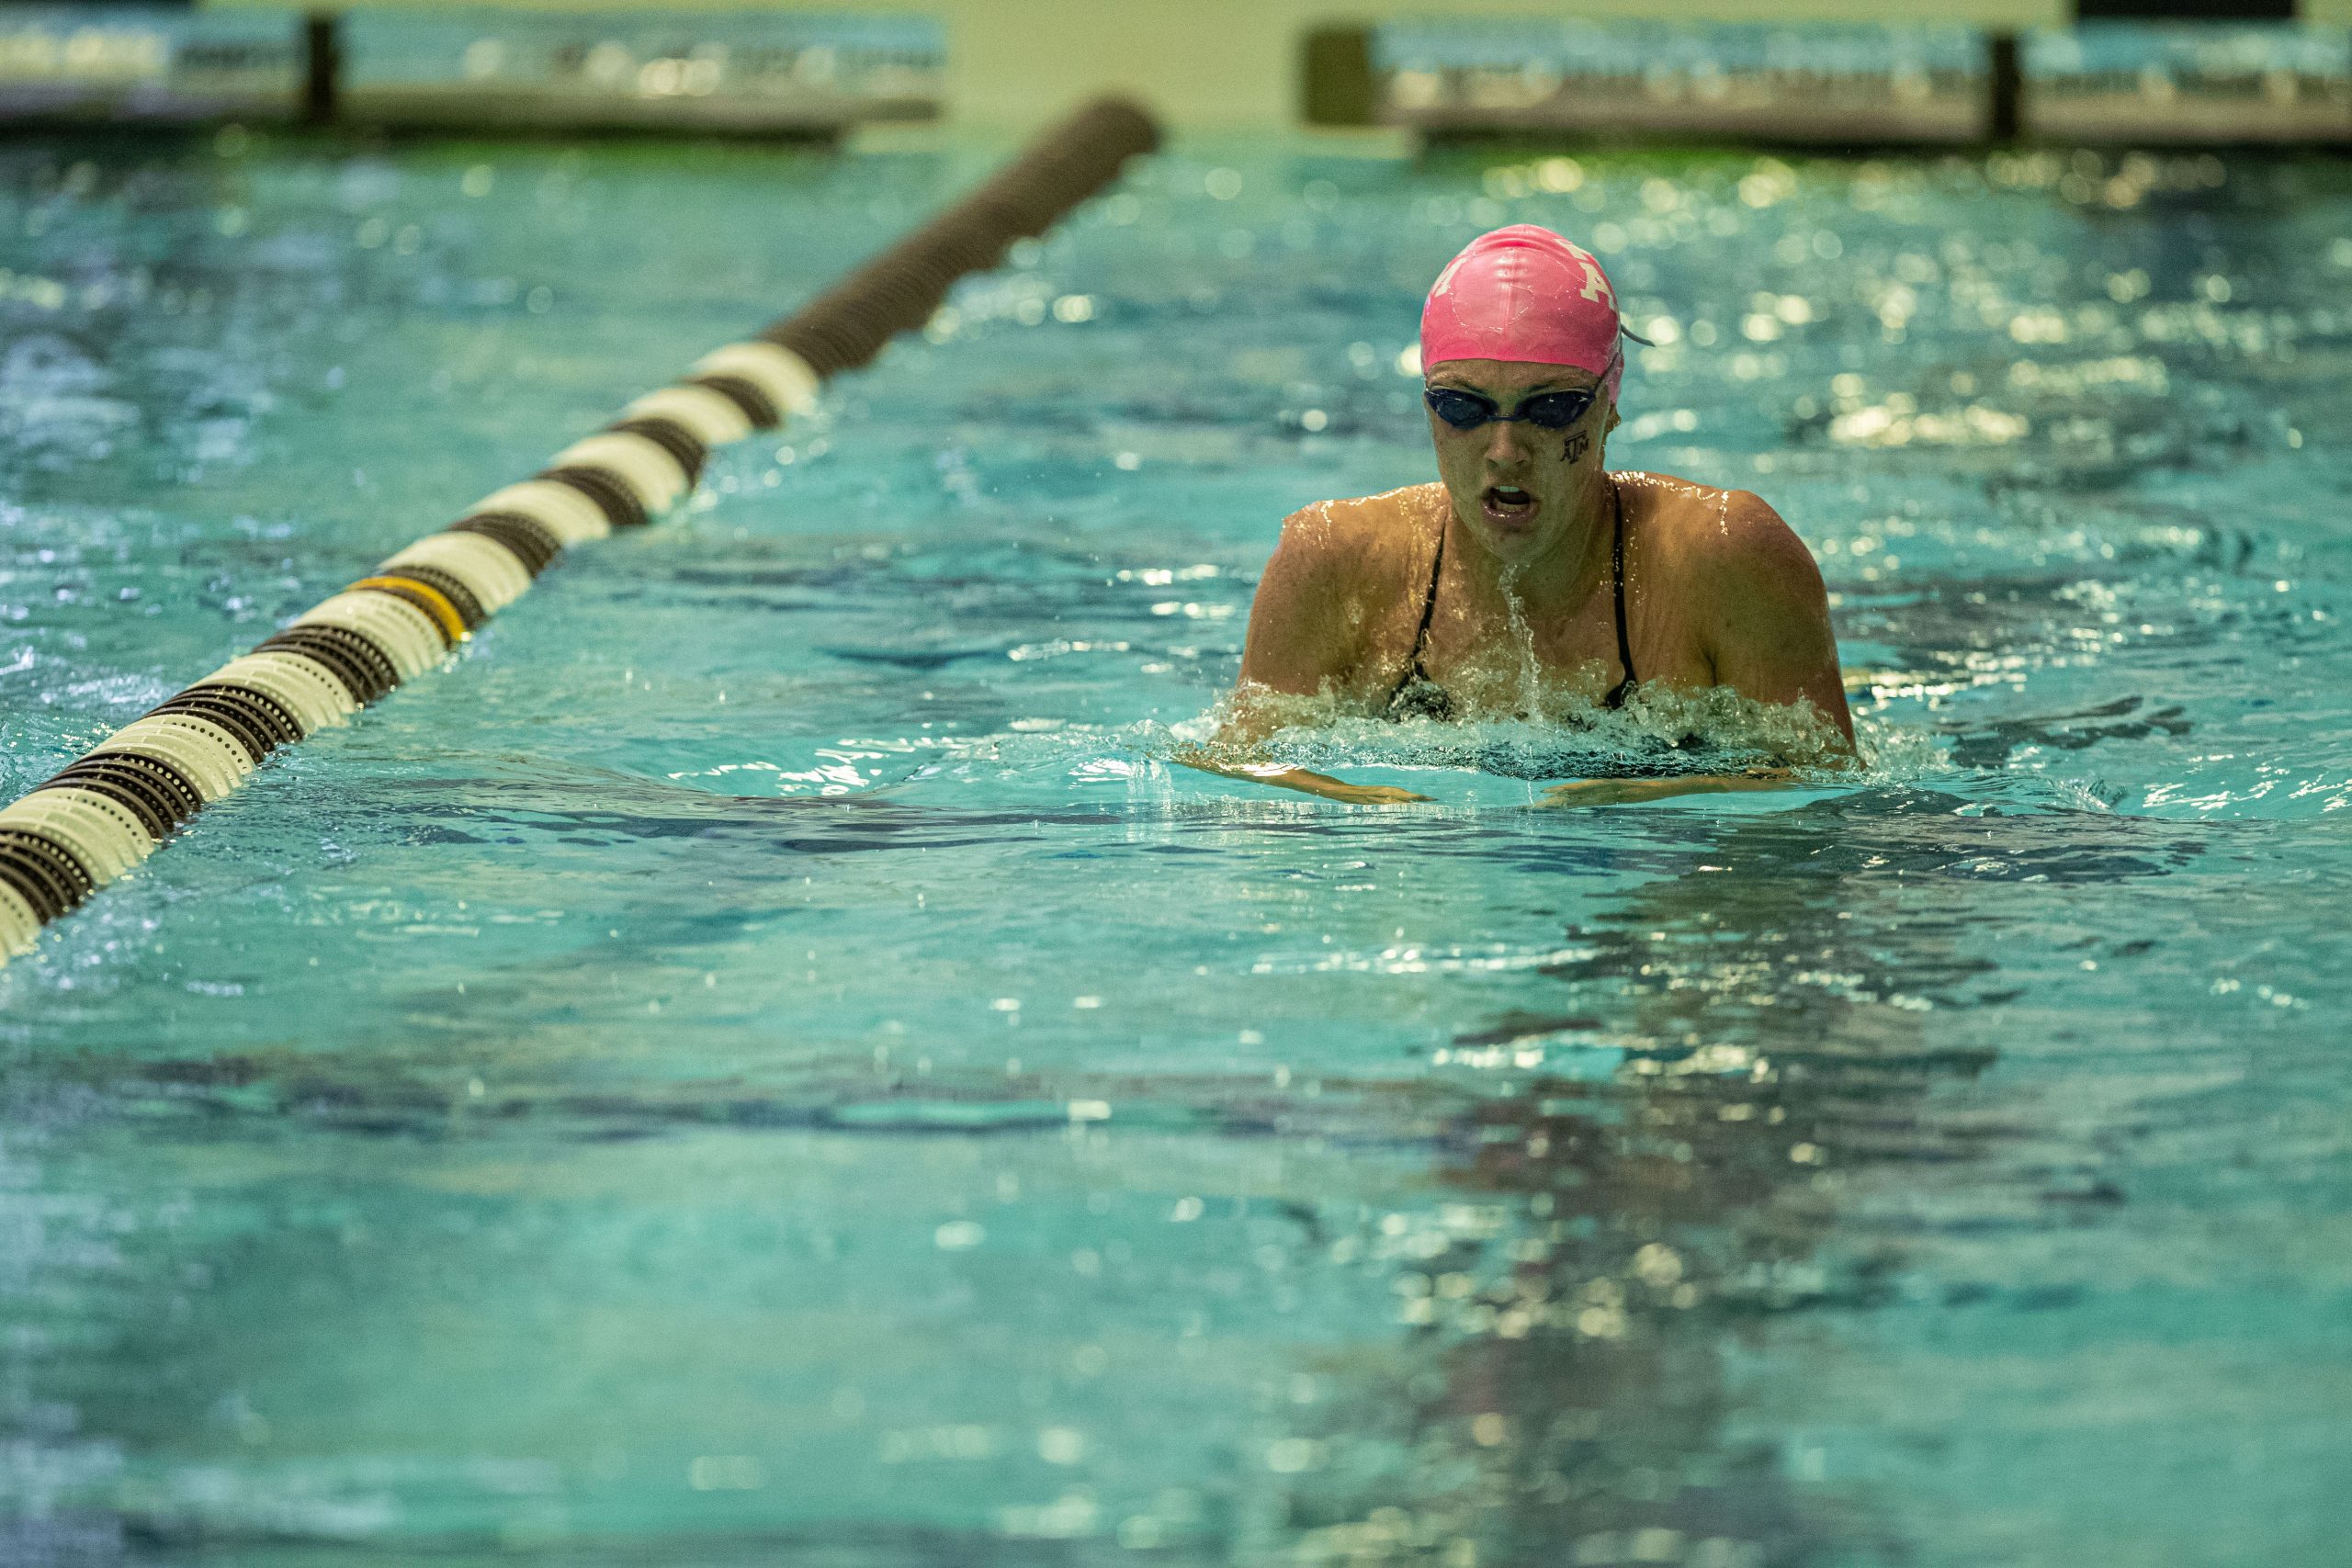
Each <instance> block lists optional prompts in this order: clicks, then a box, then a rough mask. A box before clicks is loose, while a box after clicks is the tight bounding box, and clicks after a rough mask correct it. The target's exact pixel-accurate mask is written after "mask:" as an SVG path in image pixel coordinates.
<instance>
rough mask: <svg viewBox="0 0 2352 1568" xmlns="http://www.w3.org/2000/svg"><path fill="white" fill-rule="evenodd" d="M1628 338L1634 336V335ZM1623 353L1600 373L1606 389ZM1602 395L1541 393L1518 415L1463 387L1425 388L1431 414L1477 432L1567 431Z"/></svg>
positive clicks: (1594, 391) (1593, 392)
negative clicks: (1502, 427) (1515, 427)
mask: <svg viewBox="0 0 2352 1568" xmlns="http://www.w3.org/2000/svg"><path fill="white" fill-rule="evenodd" d="M1620 330H1621V331H1622V330H1623V329H1622V328H1621V329H1620ZM1625 335H1626V336H1627V337H1634V334H1633V333H1625ZM1648 341H1649V340H1648V339H1646V338H1634V342H1636V343H1646V342H1648ZM1622 354H1623V349H1622V348H1621V349H1620V350H1619V351H1618V353H1617V354H1612V355H1610V356H1609V364H1608V365H1607V367H1604V368H1603V369H1602V370H1601V372H1600V379H1601V383H1602V385H1603V386H1605V385H1607V384H1608V381H1609V373H1610V371H1611V370H1614V369H1616V368H1617V360H1618V358H1619V355H1622ZM1599 397H1600V387H1588V388H1585V389H1581V390H1578V391H1573V392H1540V393H1538V394H1536V395H1535V396H1534V397H1532V398H1530V399H1528V400H1526V401H1525V402H1523V403H1521V404H1520V405H1519V408H1518V410H1517V411H1516V412H1511V413H1505V412H1503V411H1502V405H1501V404H1500V403H1498V402H1496V401H1495V400H1494V399H1492V398H1490V397H1487V396H1486V395H1485V394H1483V393H1480V392H1465V391H1464V390H1463V389H1461V388H1459V387H1424V388H1422V389H1421V401H1423V402H1425V403H1427V404H1429V406H1430V412H1431V413H1433V414H1435V415H1437V416H1438V418H1440V419H1442V420H1443V421H1445V423H1448V424H1450V425H1452V426H1453V428H1454V429H1456V430H1476V429H1477V428H1478V427H1479V426H1480V425H1482V424H1517V423H1521V422H1522V421H1524V422H1525V423H1529V424H1532V425H1533V426H1534V427H1535V428H1536V429H1538V430H1566V429H1567V427H1568V426H1570V425H1572V424H1574V423H1576V422H1577V421H1578V420H1580V419H1582V418H1583V417H1584V416H1585V411H1586V410H1588V409H1589V408H1591V407H1592V405H1593V401H1594V400H1595V399H1597V398H1599Z"/></svg>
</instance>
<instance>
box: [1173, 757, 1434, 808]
mask: <svg viewBox="0 0 2352 1568" xmlns="http://www.w3.org/2000/svg"><path fill="white" fill-rule="evenodd" d="M1174 760H1175V761H1179V762H1182V763H1183V764H1184V766H1186V767H1188V768H1198V769H1200V771H1201V772H1203V773H1221V774H1223V775H1224V776H1225V777H1227V778H1229V779H1247V780H1249V781H1250V783H1251V784H1267V785H1271V786H1272V787H1273V788H1275V789H1295V790H1297V791H1298V792H1299V793H1300V794H1302V795H1320V796H1321V797H1322V798H1323V799H1325V800H1336V801H1338V802H1339V803H1340V805H1342V806H1409V805H1411V804H1412V803H1413V802H1415V801H1426V800H1428V799H1429V798H1430V797H1429V796H1428V795H1415V794H1414V793H1413V792H1412V791H1411V790H1409V789H1398V788H1397V786H1395V785H1394V784H1350V783H1348V781H1347V780H1345V779H1335V778H1333V777H1332V776H1331V775H1330V774H1329V773H1310V772H1308V771H1307V770H1306V769H1305V768H1292V767H1285V766H1284V765H1283V764H1282V763H1280V762H1242V761H1217V760H1216V759H1215V758H1213V757H1212V756H1210V755H1209V753H1207V752H1206V751H1204V750H1200V749H1199V748H1198V747H1193V748H1190V749H1188V750H1182V751H1179V752H1177V753H1176V756H1175V759H1174Z"/></svg>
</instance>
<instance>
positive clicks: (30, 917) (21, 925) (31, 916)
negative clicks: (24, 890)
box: [0, 882, 40, 958]
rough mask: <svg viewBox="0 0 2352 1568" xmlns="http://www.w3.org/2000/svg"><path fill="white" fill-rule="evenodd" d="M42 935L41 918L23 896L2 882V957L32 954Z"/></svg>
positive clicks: (0, 951) (0, 935)
mask: <svg viewBox="0 0 2352 1568" xmlns="http://www.w3.org/2000/svg"><path fill="white" fill-rule="evenodd" d="M39 936H40V915H39V914H37V913H35V912H34V909H33V907H32V906H31V905H30V904H28V903H26V902H25V897H24V895H23V894H21V893H19V892H17V890H16V889H15V888H13V887H11V886H8V885H7V884H6V883H5V882H0V956H5V957H11V958H13V957H15V956H17V954H19V953H30V952H31V951H32V950H33V943H34V941H35V939H37V938H38V937H39Z"/></svg>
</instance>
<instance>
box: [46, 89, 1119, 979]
mask: <svg viewBox="0 0 2352 1568" xmlns="http://www.w3.org/2000/svg"><path fill="white" fill-rule="evenodd" d="M1158 144H1159V130H1158V128H1157V127H1156V126H1154V125H1153V123H1152V121H1151V119H1150V118H1149V117H1148V116H1147V115H1146V114H1145V113H1144V112H1143V111H1142V110H1141V109H1139V108H1137V107H1135V106H1134V105H1132V104H1129V103H1125V102H1124V101H1121V100H1117V99H1105V100H1103V101H1102V102H1099V103H1095V104H1091V105H1090V106H1088V107H1085V108H1083V109H1081V110H1080V111H1079V112H1078V113H1077V114H1075V115H1073V116H1072V117H1071V118H1069V119H1067V120H1065V121H1063V122H1062V123H1061V124H1060V125H1058V126H1057V127H1056V128H1054V129H1053V130H1050V131H1048V132H1046V134H1045V135H1044V136H1042V137H1040V138H1039V139H1038V140H1037V141H1035V143H1033V144H1032V145H1031V146H1030V147H1029V148H1028V149H1027V150H1026V151H1024V152H1023V153H1022V154H1021V155H1020V156H1019V157H1018V158H1016V159H1014V160H1013V162H1012V163H1011V164H1007V165H1006V166H1005V167H1004V168H1003V169H1001V170H1000V171H998V173H997V174H996V175H993V176H992V177H991V178H989V180H988V181H987V183H985V184H984V185H982V186H979V187H978V189H977V190H975V191H973V192H972V193H971V194H970V195H968V196H967V197H964V199H962V200H961V201H959V202H957V203H956V205H955V206H953V207H951V208H949V209H946V210H945V211H944V212H942V213H940V214H939V215H938V216H937V217H936V218H933V220H931V221H930V222H929V223H926V224H925V225H923V226H922V228H921V229H918V230H916V231H914V232H913V233H911V234H910V235H908V236H907V237H906V238H905V239H903V240H901V241H899V243H897V244H895V245H893V246H892V247H890V249H888V251H885V252H884V253H883V254H880V255H878V256H876V257H875V258H874V259H873V260H871V261H869V262H867V263H866V264H865V265H864V266H862V267H860V268H858V269H857V270H856V271H855V272H854V273H852V274H851V275H850V276H848V277H847V278H845V279H843V280H842V282H841V283H839V284H837V285H836V286H835V287H834V288H832V289H831V290H830V291H829V292H827V293H825V294H824V295H822V296H820V298H818V299H816V300H814V301H812V302H811V303H810V304H809V305H808V306H807V307H806V308H804V309H802V310H798V311H796V312H795V313H794V314H792V315H791V316H788V317H786V318H785V319H784V320H783V321H778V322H776V323H775V324H774V325H773V326H771V327H769V328H768V329H767V330H766V331H764V332H763V333H760V334H759V335H758V336H756V337H752V338H748V339H745V340H744V341H742V342H741V343H732V344H728V345H727V346H726V347H724V348H721V349H718V351H716V352H715V353H712V354H707V355H704V356H703V357H702V358H701V359H700V360H699V361H697V362H696V363H695V366H694V367H692V368H691V369H690V370H689V371H688V372H687V373H686V375H685V376H684V378H682V379H681V380H679V381H678V382H676V383H675V384H674V385H672V386H668V387H664V388H662V389H661V390H659V391H656V392H650V393H648V394H646V395H645V396H644V397H641V398H639V399H638V400H636V401H635V402H633V403H631V404H629V405H628V407H627V408H626V409H623V410H622V411H621V415H620V417H619V418H618V419H616V420H615V421H614V422H613V423H610V424H608V425H606V426H605V428H604V429H603V430H600V431H598V432H597V433H596V434H594V435H591V436H589V437H588V438H587V439H585V440H583V441H579V442H575V443H574V444H573V445H571V446H568V447H566V448H565V449H564V450H563V451H561V452H559V453H557V454H556V456H555V458H554V460H553V461H552V462H551V463H549V464H548V467H547V468H544V469H542V470H541V471H540V472H539V473H538V474H537V475H536V476H535V477H533V478H531V479H526V480H524V481H523V482H522V483H520V484H514V485H509V486H507V487H506V488H505V489H503V490H502V491H496V492H494V493H493V494H492V495H489V496H486V497H484V498H483V499H482V500H481V501H480V502H477V503H475V504H474V505H473V506H472V507H469V509H468V510H467V512H466V514H465V515H464V516H463V517H461V518H459V519H458V521H457V522H456V523H453V524H451V525H449V526H448V527H447V528H445V529H443V530H442V531H441V532H439V533H437V534H429V535H427V536H424V538H422V539H419V540H418V541H416V543H414V544H413V545H411V546H409V547H407V548H406V549H404V550H401V552H400V553H399V554H397V555H395V556H392V557H391V558H389V559H387V560H386V561H385V562H384V563H383V564H382V565H381V566H379V567H378V568H377V569H376V570H374V571H373V572H370V573H369V574H368V576H366V577H363V578H361V579H360V580H359V581H356V582H355V583H353V584H352V585H351V586H350V587H348V588H346V589H345V590H344V591H343V592H340V593H337V594H335V595H334V596H333V597H332V598H329V599H327V600H326V601H325V602H323V603H322V604H318V605H316V606H314V607H312V608H311V609H310V610H308V611H305V612H304V613H303V614H301V615H297V616H296V617H295V618H294V620H293V621H292V623H291V624H289V625H288V626H286V627H285V628H284V629H282V630H280V631H279V632H277V634H276V635H274V636H272V637H268V638H266V639H265V640H264V641H263V642H262V643H261V644H260V645H259V646H257V647H255V648H254V650H253V651H252V652H250V653H247V654H245V655H243V657H241V658H237V659H232V660H230V661H229V662H228V663H226V664H224V665H222V666H221V667H220V669H218V670H216V671H213V672H212V673H211V674H209V675H207V676H206V677H204V679H202V680H200V681H198V682H196V683H195V684H194V685H192V686H189V687H188V688H187V690H186V691H184V692H181V693H179V694H177V695H175V696H174V697H172V698H171V699H170V700H169V701H167V702H164V703H162V704H159V705H157V706H156V707H155V708H154V709H153V711H151V712H150V713H148V714H147V715H146V716H143V717H141V718H139V719H136V720H134V721H133V722H131V723H130V724H128V725H125V726H124V727H123V728H120V729H119V730H117V731H115V732H114V734H112V735H110V736H108V737H107V739H105V740H104V741H102V742H101V743H99V744H98V745H96V746H95V747H93V748H91V750H89V751H88V752H86V753H85V755H83V756H82V757H80V758H78V759H76V760H75V761H74V762H73V763H71V764H70V765H69V766H67V767H65V768H64V769H62V770H61V771H60V772H59V773H57V775H56V776H55V777H53V778H51V779H50V780H48V781H47V782H46V783H44V784H40V785H38V786H36V787H35V788H34V789H33V791H32V792H31V793H30V794H28V795H26V796H24V798H22V799H21V800H18V801H17V802H16V803H15V804H14V805H12V806H10V807H7V808H6V809H5V810H0V962H6V955H7V954H9V953H22V952H25V951H28V949H29V948H31V946H32V945H33V942H34V940H35V938H36V937H37V936H38V935H39V934H40V928H41V927H42V926H43V925H44V924H46V923H47V922H49V921H51V920H53V919H57V918H58V917H60V916H61V915H63V914H65V913H67V912H68V911H70V910H72V909H74V908H76V907H77V906H78V905H80V904H81V903H82V902H83V901H84V900H85V899H86V898H88V897H90V895H91V894H92V893H94V892H96V890H97V889H98V888H100V887H102V886H105V885H106V884H107V883H109V882H111V881H113V880H114V879H115V878H116V877H119V876H120V875H122V874H124V873H125V872H127V871H129V870H130V868H131V867H132V866H135V865H137V864H138V863H140V862H141V861H142V860H145V859H146V858H147V856H148V855H150V854H152V853H153V852H154V849H155V846H156V845H157V844H158V843H160V842H162V841H163V840H164V839H165V838H166V837H168V836H169V835H170V834H171V833H172V832H173V831H174V830H175V829H177V828H178V827H179V826H180V824H182V823H183V822H186V821H187V819H188V818H190V817H193V816H194V815H195V814H196V813H197V812H198V811H199V810H201V809H202V808H203V807H205V806H206V805H208V804H209V803H210V802H212V801H215V800H218V799H220V797H221V796H222V795H227V794H228V793H229V792H230V791H231V790H233V789H235V788H236V787H237V786H238V785H239V784H243V782H244V780H245V777H246V775H247V774H249V773H252V772H253V771H254V769H255V768H257V767H259V766H260V765H261V764H262V762H263V761H266V759H267V758H268V756H269V755H270V753H271V752H273V751H275V750H277V748H278V747H280V746H285V745H288V744H291V743H292V742H294V741H296V740H300V739H303V738H304V737H306V736H309V735H311V734H313V733H315V732H317V731H318V730H321V729H323V728H328V727H329V726H331V725H338V724H343V723H345V722H347V721H348V720H349V718H350V716H352V715H353V714H355V713H357V712H358V711H359V710H360V709H361V708H362V707H365V706H366V705H368V704H369V703H372V702H375V701H376V700H377V699H379V697H382V696H385V695H386V694H389V693H390V692H391V691H392V690H393V689H394V688H395V687H397V686H399V685H400V684H401V682H405V681H408V680H410V679H412V678H413V677H414V676H416V675H418V674H420V673H422V672H423V671H427V670H431V669H434V668H435V667H436V666H438V665H440V664H441V663H443V662H444V661H445V660H447V658H448V657H449V655H450V653H451V651H452V650H453V649H456V648H457V647H458V644H459V643H461V642H463V641H465V640H466V638H468V637H470V636H472V635H473V632H474V629H475V628H476V627H477V626H481V624H482V622H484V621H485V620H487V619H488V618H489V617H491V616H492V615H496V614H497V613H498V612H499V611H501V610H503V609H504V608H505V607H506V606H507V605H509V604H513V603H514V602H515V600H516V599H519V598H521V597H522V596H523V594H524V593H525V592H527V591H528V590H529V588H530V586H531V582H532V580H533V579H534V578H536V577H537V576H538V575H539V573H541V572H542V571H544V570H547V568H548V565H549V564H550V563H551V562H553V561H554V559H555V558H556V557H557V556H558V555H560V554H561V553H562V552H563V551H564V550H565V549H567V548H569V547H571V546H573V545H576V544H579V543H581V542H582V541H583V540H588V539H598V538H603V537H604V536H606V535H608V534H610V533H612V532H613V531H614V530H615V529H616V528H635V527H640V526H642V525H645V524H647V523H649V522H650V521H652V520H653V519H654V518H656V517H659V516H660V515H661V514H662V513H664V512H666V511H668V510H669V509H670V507H671V506H673V505H674V504H675V503H676V502H677V501H678V500H679V499H680V498H681V497H682V496H684V494H685V493H686V492H687V491H690V490H692V489H693V488H694V485H695V479H697V478H698V477H699V476H700V474H701V472H702V467H703V463H704V460H705V459H706V458H707V457H708V455H709V453H710V452H711V451H712V450H713V449H714V448H716V447H719V446H725V445H727V444H728V443H729V442H731V441H737V440H741V438H742V437H744V436H746V435H749V434H751V433H752V431H754V430H769V429H774V428H775V427H776V426H778V425H780V424H782V423H784V421H785V420H786V418H787V417H788V416H790V415H792V414H795V413H801V412H807V411H808V410H809V408H811V407H812V406H814V403H815V400H816V396H817V391H818V389H819V388H820V386H821V385H822V384H823V383H824V381H825V380H826V379H827V378H830V377H833V376H837V375H839V374H841V373H842V371H845V370H854V369H857V368H859V367H863V366H865V365H866V364H868V363H870V362H871V361H872V360H873V358H874V356H875V355H877V354H879V353H880V352H881V351H882V348H883V345H884V344H887V343H888V342H889V340H890V339H891V338H892V337H893V336H895V335H896V334H898V333H901V332H907V331H910V330H913V329H915V328H919V327H921V326H922V325H923V324H924V323H925V322H926V321H930V319H931V317H932V314H933V312H934V311H935V310H938V309H939V307H940V305H941V304H942V303H943V302H944V300H945V299H946V298H947V292H948V290H949V289H950V288H953V287H954V286H955V283H956V279H957V278H959V277H961V276H964V275H965V274H966V273H969V272H976V271H981V270H985V269H987V268H989V267H992V266H994V265H997V263H998V261H999V260H1001V258H1002V256H1003V254H1004V253H1005V250H1006V249H1007V247H1009V246H1010V245H1012V243H1013V242H1014V241H1016V240H1020V239H1024V238H1027V237H1029V236H1031V235H1035V234H1042V233H1044V232H1045V231H1046V230H1047V229H1049V228H1051V227H1052V226H1053V225H1054V224H1055V223H1056V222H1057V221H1059V220H1061V218H1062V217H1063V216H1064V215H1065V214H1067V213H1068V212H1069V211H1070V209H1073V208H1075V207H1077V206H1078V205H1079V204H1080V203H1081V202H1083V201H1085V200H1086V199H1087V198H1088V197H1091V196H1092V195H1094V194H1095V192H1097V191H1099V190H1101V189H1102V188H1103V186H1106V185H1108V184H1110V183H1111V181H1113V180H1114V179H1115V178H1116V177H1117V176H1118V174H1119V170H1120V168H1121V167H1122V166H1123V165H1124V164H1125V162H1126V161H1127V159H1129V158H1131V157H1134V156H1136V155H1137V154H1140V153H1144V152H1150V151H1151V150H1152V149H1153V148H1154V147H1156V146H1157V145H1158Z"/></svg>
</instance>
